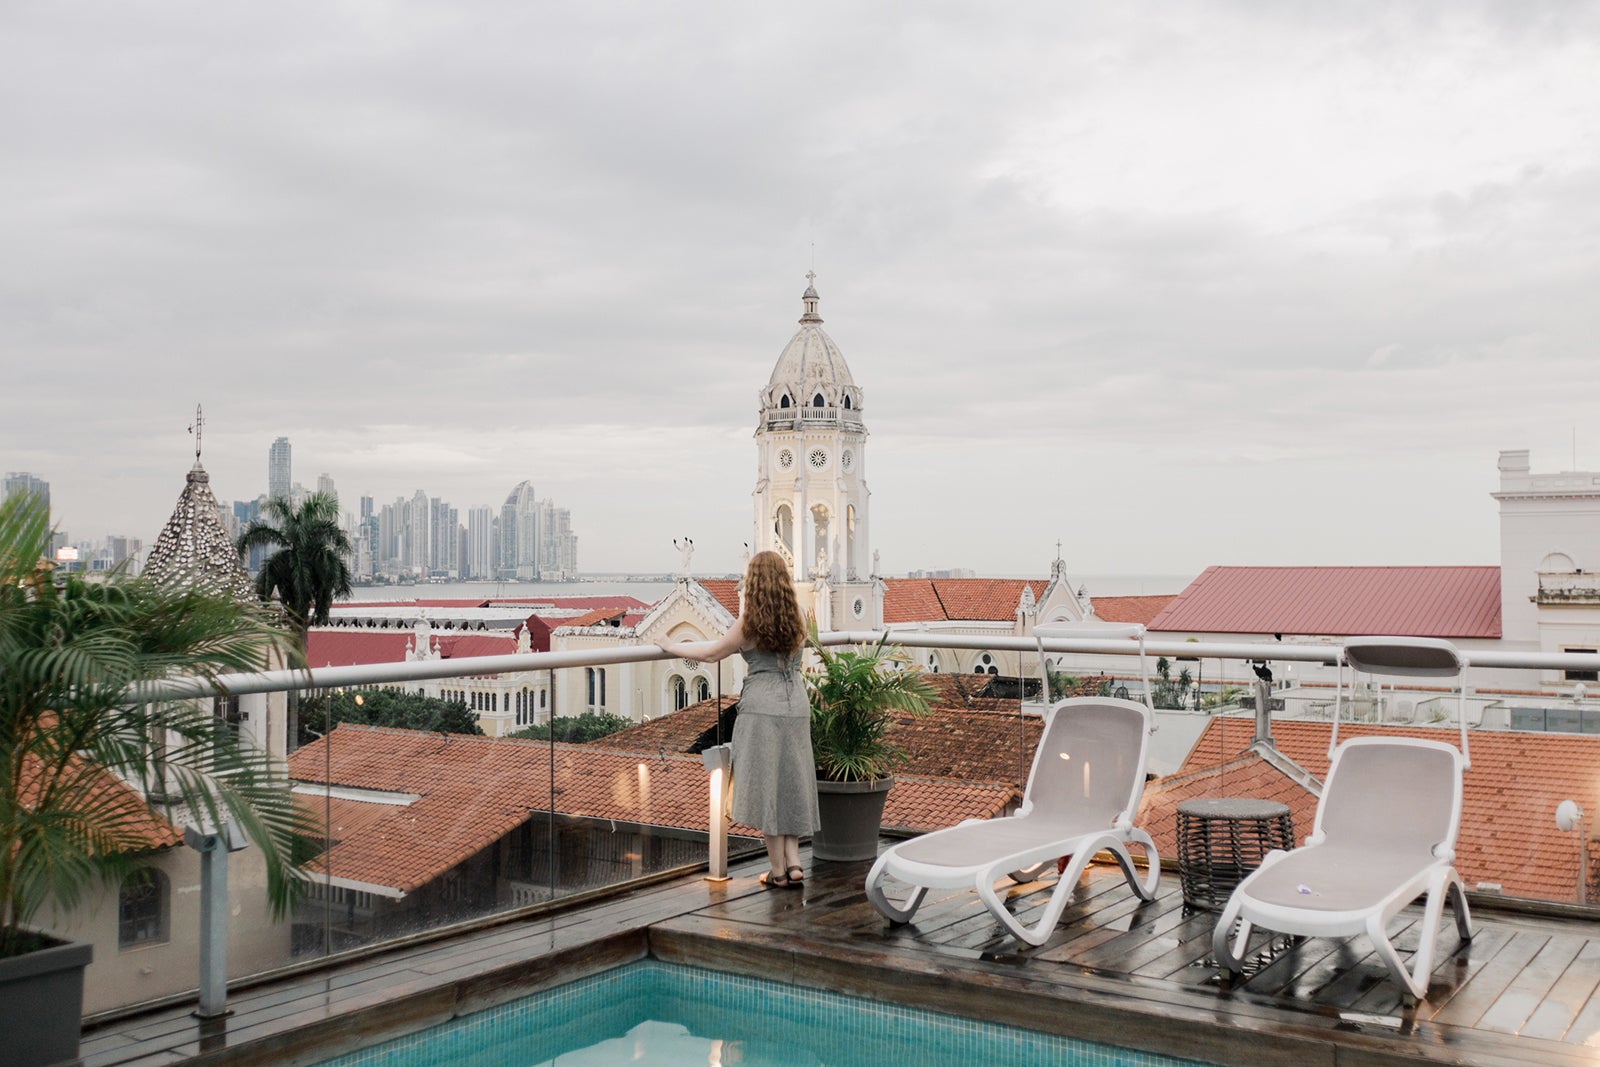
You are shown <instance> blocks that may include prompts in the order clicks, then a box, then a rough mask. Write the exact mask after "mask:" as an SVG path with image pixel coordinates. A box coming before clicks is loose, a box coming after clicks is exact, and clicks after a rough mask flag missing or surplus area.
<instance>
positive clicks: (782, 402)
mask: <svg viewBox="0 0 1600 1067" xmlns="http://www.w3.org/2000/svg"><path fill="white" fill-rule="evenodd" d="M778 406H779V407H780V408H786V407H788V406H789V394H788V393H784V394H783V396H781V397H779V398H778Z"/></svg>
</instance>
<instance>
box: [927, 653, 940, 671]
mask: <svg viewBox="0 0 1600 1067" xmlns="http://www.w3.org/2000/svg"><path fill="white" fill-rule="evenodd" d="M927 663H928V670H930V671H932V672H933V673H934V674H938V673H939V653H937V652H934V651H932V650H931V649H930V650H929V651H928V657H927Z"/></svg>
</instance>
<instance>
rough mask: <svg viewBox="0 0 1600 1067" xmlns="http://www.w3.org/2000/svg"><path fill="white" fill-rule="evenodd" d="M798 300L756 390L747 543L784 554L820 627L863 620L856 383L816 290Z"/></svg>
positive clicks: (867, 577)
mask: <svg viewBox="0 0 1600 1067" xmlns="http://www.w3.org/2000/svg"><path fill="white" fill-rule="evenodd" d="M815 278H816V275H815V274H807V275H806V281H808V282H811V281H814V280H815ZM800 299H801V301H802V305H803V312H802V314H801V316H800V330H799V332H798V333H796V334H795V335H794V337H792V338H791V339H790V340H789V343H788V344H787V345H785V346H784V349H783V354H782V355H780V356H779V357H778V365H777V366H776V367H774V368H773V369H772V377H771V378H770V379H769V380H768V382H767V385H766V388H764V389H762V390H761V393H760V397H761V420H760V422H758V423H757V424H756V432H755V438H756V471H757V473H756V486H755V492H754V493H753V494H752V496H753V497H754V500H755V528H754V530H753V533H754V534H755V537H754V539H753V540H752V541H751V542H750V543H751V545H752V546H753V547H755V548H758V549H771V550H772V551H774V552H777V553H778V554H779V555H781V556H782V557H783V558H784V560H785V561H786V562H787V563H788V564H789V567H790V575H791V576H792V577H793V578H794V580H795V581H796V582H798V583H803V584H804V595H805V596H806V597H807V598H808V600H807V603H806V606H807V607H808V608H809V609H812V610H815V611H816V612H817V619H818V622H819V625H822V626H823V628H824V629H826V628H827V620H829V619H832V618H838V619H848V620H850V622H851V623H852V624H855V625H866V624H867V622H868V620H869V617H870V612H868V611H867V605H868V604H870V603H873V600H872V596H873V586H872V583H871V572H870V571H869V570H868V567H867V562H866V561H867V560H868V559H870V558H871V542H870V541H869V539H868V530H867V502H868V497H869V496H870V495H871V493H870V491H869V490H868V489H867V447H866V446H867V436H868V435H867V428H866V425H865V424H864V423H863V422H862V421H861V390H860V389H859V388H857V387H856V383H855V379H854V378H852V377H851V376H850V368H849V367H847V366H845V362H844V356H843V355H841V354H840V352H839V346H838V345H836V344H834V343H833V338H831V337H829V336H828V335H827V334H826V333H824V332H823V330H822V315H821V314H820V313H819V312H818V310H817V308H818V305H819V304H820V303H821V299H820V298H819V297H818V296H817V290H816V288H815V287H814V286H812V285H807V286H806V291H805V294H804V295H803V296H802V297H801V298H800Z"/></svg>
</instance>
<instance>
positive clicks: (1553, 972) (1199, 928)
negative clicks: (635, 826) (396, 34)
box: [82, 862, 1600, 1067]
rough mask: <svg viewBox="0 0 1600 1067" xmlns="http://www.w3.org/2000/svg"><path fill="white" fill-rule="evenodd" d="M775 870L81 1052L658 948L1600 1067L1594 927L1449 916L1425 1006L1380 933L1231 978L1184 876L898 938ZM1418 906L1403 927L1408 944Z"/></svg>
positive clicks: (1271, 1045)
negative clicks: (1464, 934) (1058, 912)
mask: <svg viewBox="0 0 1600 1067" xmlns="http://www.w3.org/2000/svg"><path fill="white" fill-rule="evenodd" d="M764 867H765V864H764V862H758V863H754V864H746V865H743V866H741V867H736V868H735V871H734V874H735V877H734V878H733V879H732V880H731V881H729V882H727V883H724V884H720V885H718V884H713V883H708V882H706V881H704V880H703V879H700V878H686V879H682V880H679V881H675V882H671V883H667V884H664V885H661V886H657V887H653V888H648V889H643V890H638V891H635V892H633V893H631V894H629V895H628V896H625V897H622V898H618V899H613V900H609V901H605V902H602V903H597V904H590V905H587V906H585V907H582V908H578V909H574V910H570V911H567V912H562V913H559V914H556V915H552V916H549V917H546V918H540V919H537V920H529V921H521V922H515V923H507V924H504V925H500V926H496V927H492V928H489V929H485V930H480V931H477V932H475V933H471V934H465V935H460V936H457V937H454V938H451V939H449V940H446V941H443V942H436V943H433V944H427V945H420V946H414V947H411V948H407V949H404V950H400V951H396V952H391V953H388V954H385V955H383V956H379V957H376V958H369V959H366V960H362V961H357V962H352V963H347V964H344V965H341V966H336V967H332V968H325V969H323V970H320V971H317V972H314V973H311V974H308V975H302V976H299V977H295V978H289V979H284V980H280V981H278V982H274V983H271V984H268V985H264V986H260V987H256V988H252V989H247V990H243V991H238V992H235V993H234V994H233V995H232V996H231V997H230V999H229V1005H230V1007H231V1008H232V1009H233V1011H234V1014H233V1015H232V1016H230V1017H229V1018H227V1019H225V1020H219V1021H215V1022H211V1023H201V1022H199V1021H197V1020H195V1019H194V1018H193V1017H192V1016H190V1015H189V1014H188V1010H187V1008H173V1009H167V1010H165V1011H157V1012H153V1013H150V1014H148V1015H146V1016H142V1017H139V1018H135V1019H125V1020H122V1021H119V1022H117V1023H114V1024H110V1025H107V1026H104V1027H101V1028H98V1029H97V1030H94V1031H92V1032H89V1033H86V1034H85V1036H84V1042H83V1048H82V1054H83V1058H84V1062H85V1064H87V1065H89V1067H111V1065H113V1064H156V1063H163V1064H165V1063H176V1062H183V1061H192V1062H202V1063H213V1062H214V1063H310V1062H316V1061H317V1060H318V1059H322V1058H325V1057H329V1056H333V1055H336V1054H339V1053H341V1052H345V1051H349V1050H351V1049H353V1048H358V1047H361V1046H362V1045H364V1044H370V1043H372V1042H373V1041H374V1040H376V1039H379V1038H382V1037H386V1036H398V1035H400V1034H402V1033H407V1032H411V1031H415V1030H418V1029H421V1028H423V1027H426V1026H430V1025H434V1024H436V1023H439V1022H442V1021H445V1020H447V1019H449V1018H451V1017H452V1016H455V1015H461V1014H467V1013H470V1012H472V1011H477V1010H481V1009H482V1008H485V1007H489V1006H492V1005H495V1004H499V1003H503V1002H505V1001H507V1000H511V999H514V998H516V997H519V996H522V995H525V994H527V993H529V992H534V991H537V990H539V989H543V988H548V987H550V986H552V985H556V984H560V983H561V982H565V981H570V980H572V979H574V978H577V977H581V976H583V975H586V974H592V973H595V972H597V971H601V970H605V969H608V968H610V967H613V966H617V965H619V964H622V963H626V962H629V961H631V960H636V959H643V958H646V957H647V956H654V957H657V958H660V959H664V960H668V961H672V962H681V963H687V964H693V965H697V966H704V967H710V968H714V969H718V970H725V971H733V972H737V973H741V974H750V975H756V976H760V977H766V978H770V979H773V980H776V981H789V982H797V983H800V984H803V985H810V986H817V987H821V988H828V989H834V990H838V991H841V992H846V993H854V994H858V995H863V996H870V997H875V998H878V999H884V1000H890V1001H895V1002H899V1003H905V1004H910V1005H913V1006H917V1007H924V1008H930V1009H934V1010H944V1011H951V1012H954V1013H957V1014H963V1015H969V1016H974V1017H977V1018H983V1019H988V1020H992V1021H996V1022H1003V1023H1009V1024H1014V1025H1022V1026H1029V1027H1032V1028H1035V1029H1041V1030H1048V1031H1052V1032H1056V1033H1065V1034H1069V1035H1072V1036H1078V1037H1084V1038H1088V1039H1091V1040H1098V1041H1106V1042H1110V1043H1114V1044H1119V1045H1123V1046H1128V1047H1132V1048H1139V1049H1145V1050H1149V1051H1154V1052H1163V1053H1167V1054H1172V1055H1179V1056H1185V1057H1191V1058H1195V1059H1201V1060H1210V1061H1214V1062H1219V1063H1229V1064H1251V1065H1254V1064H1278V1063H1281V1064H1295V1065H1300V1064H1340V1065H1345V1064H1369V1063H1370V1064H1377V1063H1407V1062H1409V1063H1426V1062H1436V1063H1474V1064H1486V1065H1493V1064H1506V1065H1511V1064H1516V1065H1522V1064H1528V1063H1544V1064H1555V1065H1561V1064H1574V1065H1575V1064H1600V998H1597V996H1596V991H1597V987H1600V924H1596V923H1590V922H1582V921H1567V920H1554V919H1541V918H1529V917H1521V916H1515V915H1509V914H1505V913H1494V912H1489V911H1486V910H1484V909H1479V911H1478V912H1475V913H1474V920H1475V925H1476V936H1475V937H1474V938H1473V940H1472V941H1471V942H1468V943H1461V942H1460V941H1459V939H1458V938H1457V935H1456V932H1455V927H1454V924H1453V923H1451V922H1450V921H1449V918H1448V915H1447V916H1446V920H1445V922H1444V923H1442V924H1441V926H1442V929H1441V932H1440V934H1439V944H1438V954H1437V957H1436V958H1437V961H1438V962H1437V965H1436V968H1435V971H1434V976H1433V982H1432V984H1431V986H1430V988H1429V993H1428V998H1427V999H1426V1000H1425V1001H1424V1002H1423V1003H1422V1004H1420V1005H1418V1006H1417V1007H1415V1008H1407V1007H1405V1006H1404V1005H1403V1004H1402V1002H1401V997H1400V989H1399V988H1398V987H1397V986H1396V985H1395V984H1394V983H1393V982H1392V981H1390V980H1389V979H1388V976H1387V971H1386V970H1385V969H1384V967H1383V965H1382V964H1381V963H1380V962H1379V961H1378V960H1377V958H1376V957H1375V956H1374V955H1373V953H1372V949H1371V946H1370V945H1369V944H1368V943H1367V942H1366V940H1365V939H1364V938H1356V939H1352V940H1350V941H1343V942H1340V941H1327V940H1320V939H1311V940H1306V941H1303V942H1300V943H1299V944H1290V943H1289V942H1287V941H1278V942H1274V943H1272V945H1271V947H1270V948H1271V950H1270V951H1269V952H1267V953H1264V954H1262V956H1261V957H1260V958H1259V960H1258V962H1257V963H1256V965H1255V967H1254V970H1253V973H1252V974H1251V975H1250V976H1249V978H1248V979H1247V980H1246V981H1245V982H1243V983H1241V984H1237V985H1234V986H1231V987H1229V986H1225V985H1224V984H1223V983H1221V982H1220V980H1219V977H1218V973H1217V969H1216V967H1215V965H1214V964H1213V963H1212V962H1211V961H1210V959H1209V951H1210V937H1211V929H1212V922H1213V916H1212V915H1211V914H1210V913H1206V912H1191V911H1188V910H1186V909H1185V908H1184V906H1183V901H1182V897H1181V895H1180V893H1179V889H1178V882H1177V879H1176V877H1173V876H1168V877H1166V878H1164V879H1163V882H1162V885H1161V887H1160V891H1159V895H1158V897H1157V899H1156V900H1155V901H1153V902H1151V903H1141V902H1140V901H1139V899H1138V898H1137V897H1136V896H1134V894H1133V893H1132V891H1131V890H1129V889H1128V888H1127V886H1126V885H1125V884H1124V883H1123V881H1122V879H1121V877H1120V875H1119V874H1118V873H1117V871H1116V869H1115V868H1114V867H1106V868H1093V869H1091V871H1090V872H1089V874H1088V875H1086V876H1085V878H1084V880H1083V881H1082V882H1081V883H1080V884H1079V886H1078V887H1077V890H1076V893H1075V897H1074V900H1073V903H1072V904H1071V906H1070V907H1069V908H1068V909H1067V911H1066V914H1065V915H1064V916H1063V918H1062V921H1061V923H1060V924H1059V925H1058V926H1057V927H1056V930H1055V932H1054V934H1053V935H1052V937H1051V938H1050V940H1049V941H1047V942H1046V943H1045V944H1043V945H1041V946H1039V947H1038V948H1028V947H1026V946H1022V945H1019V944H1018V943H1017V942H1016V941H1014V940H1013V939H1012V938H1010V937H1009V936H1008V935H1006V934H1005V933H1004V931H1003V929H1002V928H1001V927H1000V926H999V925H998V924H997V923H996V922H995V921H994V919H993V918H992V917H991V916H990V915H989V913H988V912H987V911H986V910H985V909H984V907H983V905H982V904H981V903H980V902H979V901H978V899H977V897H976V895H975V894H973V893H971V892H960V891H954V890H950V891H939V890H935V891H933V892H931V893H930V894H929V899H928V901H927V902H926V903H925V904H924V905H923V907H922V910H921V911H920V912H919V913H918V915H917V920H916V922H915V923H913V924H911V925H909V926H904V927H890V926H888V925H887V924H886V923H885V922H884V920H883V919H882V918H880V917H879V916H878V915H877V913H876V912H874V911H873V910H872V908H871V906H870V905H869V904H868V903H867V901H866V897H865V895H864V893H863V892H862V882H863V879H864V876H865V874H866V867H867V864H865V863H862V864H814V865H813V869H812V870H811V871H810V875H809V877H808V879H807V884H806V886H805V889H804V890H803V891H799V892H795V891H777V890H765V889H762V888H760V887H759V886H757V885H756V884H755V875H756V874H757V873H759V871H760V870H762V869H764ZM1052 888H1053V887H1052V885H1051V883H1048V882H1044V883H1030V884H1028V885H1022V886H1016V887H1014V888H1013V889H1012V891H1011V893H1010V899H1009V905H1010V906H1011V907H1012V908H1013V909H1014V910H1015V911H1016V912H1018V913H1019V914H1021V915H1023V916H1024V917H1026V915H1027V913H1029V912H1032V911H1034V910H1036V909H1039V908H1041V907H1043V906H1044V903H1045V901H1046V900H1047V898H1048V896H1049V893H1050V891H1051V889H1052ZM1418 914H1420V913H1418ZM1418 914H1412V913H1410V912H1408V913H1407V914H1406V915H1403V916H1402V917H1401V918H1400V919H1398V920H1396V926H1395V928H1394V929H1395V930H1396V931H1399V933H1398V935H1397V936H1396V944H1397V945H1398V946H1399V947H1400V948H1401V950H1402V952H1405V951H1407V950H1409V949H1411V948H1413V947H1414V946H1415V943H1416V937H1417V930H1416V924H1417V919H1418ZM1402 927H1403V929H1402ZM191 1007H192V1005H191Z"/></svg>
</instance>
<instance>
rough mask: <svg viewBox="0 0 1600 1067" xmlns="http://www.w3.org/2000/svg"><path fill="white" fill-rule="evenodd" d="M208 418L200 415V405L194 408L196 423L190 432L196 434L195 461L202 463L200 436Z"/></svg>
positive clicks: (190, 428)
mask: <svg viewBox="0 0 1600 1067" xmlns="http://www.w3.org/2000/svg"><path fill="white" fill-rule="evenodd" d="M205 425H206V418H205V416H204V415H202V414H201V413H200V405H199V404H196V405H195V406H194V422H193V423H191V424H190V426H189V432H190V433H192V434H194V461H195V462H196V463H199V462H200V434H201V432H202V431H203V430H204V429H205Z"/></svg>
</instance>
